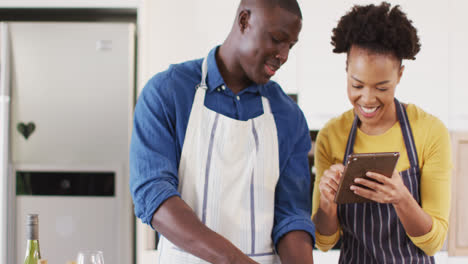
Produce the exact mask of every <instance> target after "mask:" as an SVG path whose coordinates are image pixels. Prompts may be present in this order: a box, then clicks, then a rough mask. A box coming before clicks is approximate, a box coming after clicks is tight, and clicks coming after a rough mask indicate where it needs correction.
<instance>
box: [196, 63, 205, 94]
mask: <svg viewBox="0 0 468 264" xmlns="http://www.w3.org/2000/svg"><path fill="white" fill-rule="evenodd" d="M201 70H202V73H201V78H202V79H201V82H200V83H199V84H198V85H197V87H196V88H197V89H198V88H202V89H205V90H206V89H207V88H208V86H207V85H206V76H207V75H208V57H205V58H204V59H203V63H202V67H201Z"/></svg>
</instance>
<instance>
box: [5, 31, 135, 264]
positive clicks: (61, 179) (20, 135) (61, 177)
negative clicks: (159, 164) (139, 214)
mask: <svg viewBox="0 0 468 264" xmlns="http://www.w3.org/2000/svg"><path fill="white" fill-rule="evenodd" d="M135 40H136V33H135V25H134V24H132V23H109V22H106V23H102V22H92V23H90V22H83V23H78V22H11V23H6V22H3V23H0V133H1V134H0V155H1V157H0V210H1V211H0V263H22V261H23V259H24V254H25V246H26V237H25V230H24V229H25V225H24V223H25V217H26V214H28V213H38V214H39V241H40V247H41V254H42V256H43V258H44V259H47V260H48V261H49V263H58V264H60V263H66V261H70V260H75V259H76V255H77V254H78V252H79V251H80V250H88V249H89V250H102V251H103V253H104V259H105V263H113V264H114V263H115V264H128V263H132V262H133V213H132V207H131V198H130V194H129V190H128V179H129V177H128V170H129V169H128V151H129V138H130V133H131V122H132V115H133V106H134V98H135V93H134V91H135V78H134V77H135V56H134V55H135Z"/></svg>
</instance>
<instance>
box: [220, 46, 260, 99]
mask: <svg viewBox="0 0 468 264" xmlns="http://www.w3.org/2000/svg"><path fill="white" fill-rule="evenodd" d="M233 51H235V49H234V47H230V44H229V41H226V42H224V43H223V45H221V46H220V47H219V49H218V50H217V52H216V54H215V58H216V63H217V64H218V67H219V72H220V73H221V76H222V77H223V79H224V82H225V83H226V85H227V86H228V87H229V89H231V91H232V92H234V94H238V93H239V92H240V91H242V90H244V89H245V88H247V87H248V86H249V85H251V84H252V81H251V80H249V79H248V78H247V75H246V74H245V72H244V70H243V69H242V67H241V65H240V63H239V61H238V57H237V56H236V54H235V52H233Z"/></svg>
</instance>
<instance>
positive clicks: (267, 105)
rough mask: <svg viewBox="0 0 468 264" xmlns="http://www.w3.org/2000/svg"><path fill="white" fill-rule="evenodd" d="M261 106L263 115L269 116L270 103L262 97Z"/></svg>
mask: <svg viewBox="0 0 468 264" xmlns="http://www.w3.org/2000/svg"><path fill="white" fill-rule="evenodd" d="M262 104H263V113H265V114H271V107H270V102H269V101H268V99H267V98H266V97H264V96H262Z"/></svg>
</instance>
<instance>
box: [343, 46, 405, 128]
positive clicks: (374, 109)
mask: <svg viewBox="0 0 468 264" xmlns="http://www.w3.org/2000/svg"><path fill="white" fill-rule="evenodd" d="M347 63H348V64H347V74H348V78H347V83H348V84H347V86H348V98H349V101H350V102H351V104H352V105H353V107H354V112H355V113H356V114H357V115H358V116H359V119H360V120H361V129H363V128H365V129H363V130H368V131H381V130H383V131H386V129H388V128H390V127H391V126H392V125H393V123H395V122H396V112H395V104H394V101H393V98H394V97H395V87H396V85H397V84H398V83H399V82H400V78H401V75H402V74H403V69H404V68H403V66H400V61H399V60H398V59H397V58H396V57H394V56H393V55H390V54H379V53H375V52H372V51H369V50H367V49H365V48H361V47H358V46H352V47H351V49H350V51H349V53H348V61H347ZM372 134H374V133H372Z"/></svg>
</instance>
